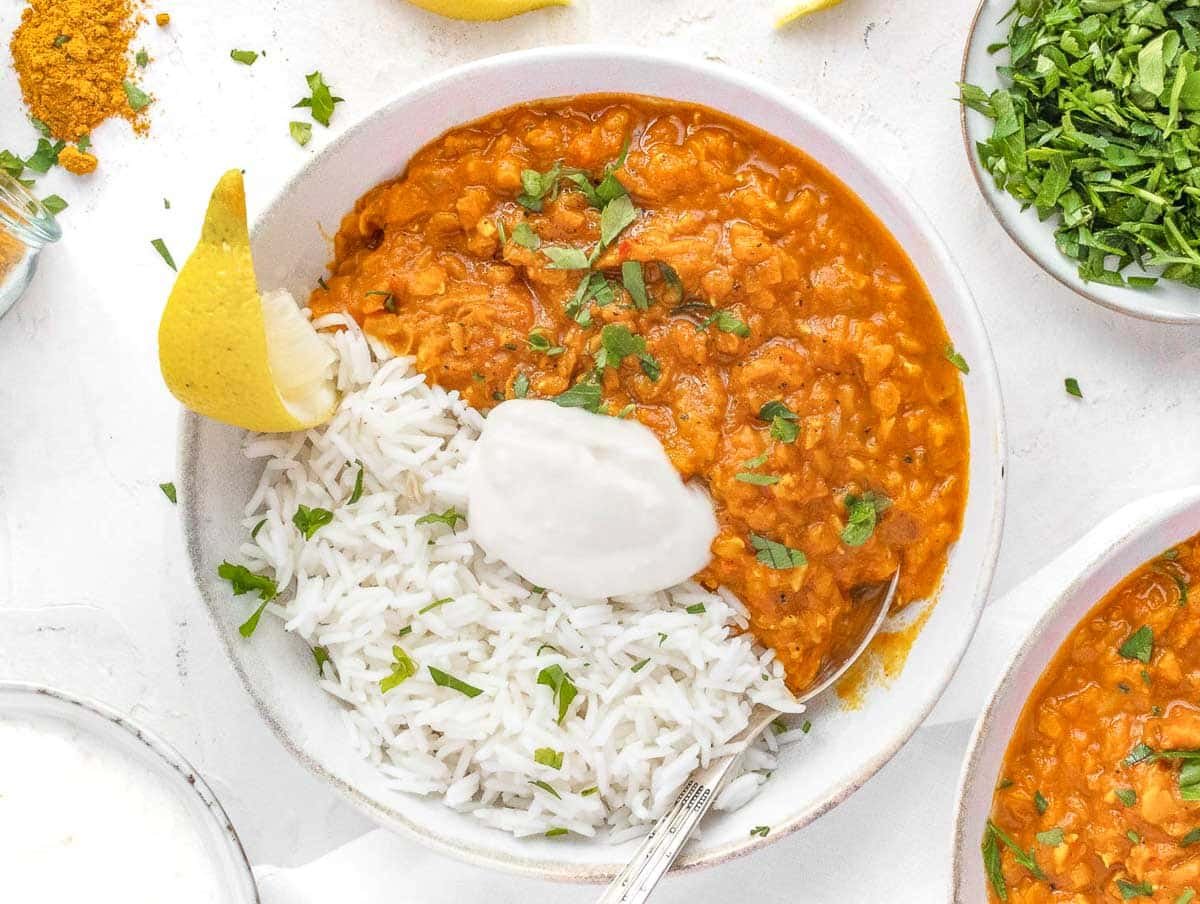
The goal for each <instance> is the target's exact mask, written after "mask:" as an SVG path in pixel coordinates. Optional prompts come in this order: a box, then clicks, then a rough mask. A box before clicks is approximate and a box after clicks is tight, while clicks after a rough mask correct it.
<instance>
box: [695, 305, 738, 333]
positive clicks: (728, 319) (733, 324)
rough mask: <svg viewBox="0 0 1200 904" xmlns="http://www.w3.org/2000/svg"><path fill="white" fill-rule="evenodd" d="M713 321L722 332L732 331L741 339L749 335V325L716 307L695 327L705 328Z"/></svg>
mask: <svg viewBox="0 0 1200 904" xmlns="http://www.w3.org/2000/svg"><path fill="white" fill-rule="evenodd" d="M714 323H715V324H716V326H717V329H719V330H720V331H721V332H722V333H732V334H733V335H734V336H740V337H741V338H743V339H745V338H746V337H748V336H749V335H750V327H748V326H746V324H745V323H744V322H743V321H741V320H739V319H738V318H737V316H735V315H734V314H732V313H730V312H729V311H726V310H723V309H717V310H716V311H715V312H714V313H713V315H712V316H711V317H709V318H708V319H707V320H705V321H704V322H703V323H702V324H700V326H698V327H697V329H701V330H706V329H708V328H709V327H710V326H712V325H713V324H714Z"/></svg>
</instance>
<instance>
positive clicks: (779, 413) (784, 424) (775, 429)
mask: <svg viewBox="0 0 1200 904" xmlns="http://www.w3.org/2000/svg"><path fill="white" fill-rule="evenodd" d="M758 419H759V420H760V421H766V422H767V423H768V424H770V425H771V436H773V437H774V438H775V439H777V440H779V441H780V442H781V443H794V442H795V441H796V439H797V437H799V436H800V426H799V425H798V424H797V423H796V421H797V420H798V418H797V416H796V413H795V412H794V411H792V410H791V409H790V408H788V406H787V405H785V404H783V402H780V401H778V400H776V401H774V402H767V404H765V405H763V406H762V408H760V409H759V410H758Z"/></svg>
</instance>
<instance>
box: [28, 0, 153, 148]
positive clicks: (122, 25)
mask: <svg viewBox="0 0 1200 904" xmlns="http://www.w3.org/2000/svg"><path fill="white" fill-rule="evenodd" d="M136 32H137V17H136V16H135V14H134V10H133V4H132V3H131V0H29V5H28V6H27V7H26V8H25V10H24V11H23V12H22V13H21V22H20V24H19V25H18V26H17V29H16V31H15V32H13V36H12V41H11V43H10V45H9V47H10V49H11V50H12V58H13V68H14V69H16V71H17V79H18V81H19V82H20V85H21V93H22V95H23V96H24V98H25V104H26V106H27V107H28V108H29V113H30V115H31V116H33V117H34V118H36V119H39V120H41V121H42V122H44V123H45V124H46V126H47V127H48V128H49V129H50V132H51V134H53V135H54V137H55V138H58V139H60V140H62V141H77V140H78V139H79V138H80V137H81V136H83V135H86V134H88V133H89V132H91V131H92V130H93V129H94V128H95V127H96V126H98V125H100V123H102V122H103V121H104V120H106V119H108V118H110V117H113V116H119V117H121V118H123V119H127V120H129V122H130V123H132V124H133V127H134V129H135V130H136V131H139V132H143V131H145V130H146V128H147V123H146V119H145V117H144V116H140V115H139V114H137V113H135V112H134V111H133V110H132V109H131V108H130V106H129V99H128V97H127V96H126V94H125V88H124V84H123V83H124V82H125V80H126V79H129V78H130V56H129V44H130V41H132V40H133V37H134V34H135V33H136Z"/></svg>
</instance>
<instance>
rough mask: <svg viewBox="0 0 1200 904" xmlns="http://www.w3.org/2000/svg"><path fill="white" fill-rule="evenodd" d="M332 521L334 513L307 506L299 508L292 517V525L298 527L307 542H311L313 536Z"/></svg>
mask: <svg viewBox="0 0 1200 904" xmlns="http://www.w3.org/2000/svg"><path fill="white" fill-rule="evenodd" d="M331 521H333V512H331V511H329V509H323V508H314V509H310V508H309V507H308V506H307V505H301V506H297V508H296V514H294V515H292V524H294V525H296V527H297V528H298V529H299V531H300V533H301V534H303V535H304V539H305V540H311V539H312V538H313V534H315V533H316V532H317V531H319V530H320V529H321V528H322V527H324V526H325V525H326V524H329V523H330V522H331Z"/></svg>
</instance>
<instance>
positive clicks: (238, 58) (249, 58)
mask: <svg viewBox="0 0 1200 904" xmlns="http://www.w3.org/2000/svg"><path fill="white" fill-rule="evenodd" d="M229 58H230V59H231V60H233V61H234V62H235V63H242V64H244V65H246V66H253V65H254V61H255V60H257V59H258V52H257V51H255V50H231V51H229Z"/></svg>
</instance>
